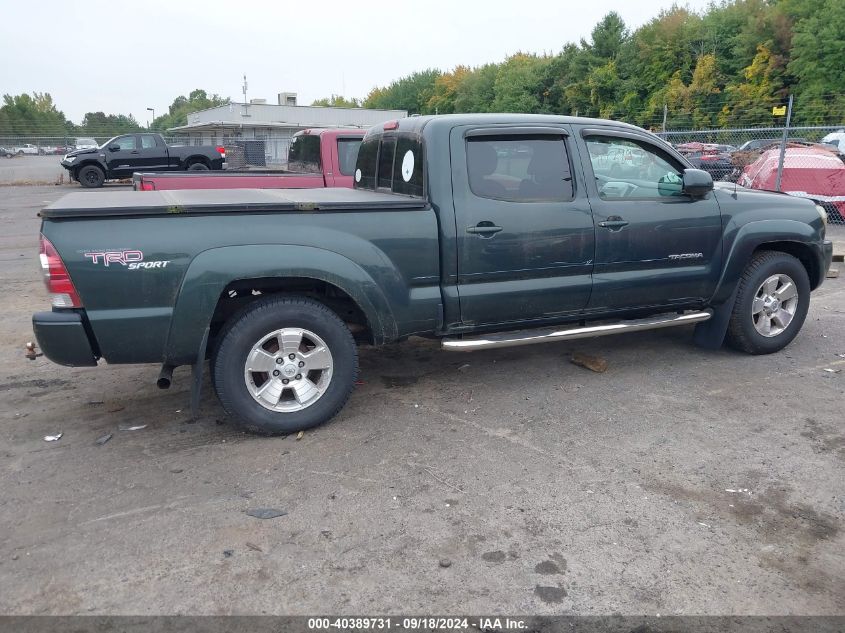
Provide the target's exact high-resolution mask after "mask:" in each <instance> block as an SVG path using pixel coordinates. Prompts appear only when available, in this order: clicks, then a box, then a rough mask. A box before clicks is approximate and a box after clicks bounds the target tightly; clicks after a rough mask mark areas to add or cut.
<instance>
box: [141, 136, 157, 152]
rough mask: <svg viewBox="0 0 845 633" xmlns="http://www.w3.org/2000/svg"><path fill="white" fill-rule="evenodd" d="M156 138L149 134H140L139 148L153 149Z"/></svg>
mask: <svg viewBox="0 0 845 633" xmlns="http://www.w3.org/2000/svg"><path fill="white" fill-rule="evenodd" d="M155 146H156V139H155V137H154V136H152V135H150V134H141V149H155Z"/></svg>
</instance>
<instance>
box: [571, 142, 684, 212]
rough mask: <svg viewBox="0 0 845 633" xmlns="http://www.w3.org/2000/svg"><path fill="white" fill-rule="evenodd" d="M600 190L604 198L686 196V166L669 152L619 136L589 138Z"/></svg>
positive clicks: (588, 146) (588, 148)
mask: <svg viewBox="0 0 845 633" xmlns="http://www.w3.org/2000/svg"><path fill="white" fill-rule="evenodd" d="M584 140H585V141H586V143H587V150H588V151H589V153H590V163H591V164H592V167H593V175H594V176H595V177H596V187H598V190H599V196H600V197H601V198H602V199H605V200H609V199H613V200H619V199H637V198H659V197H662V196H682V195H684V194H683V193H682V189H683V173H684V169H683V166H682V165H681V164H680V163H678V161H676V160H675V159H674V158H673V157H672V156H670V155H669V153H668V152H665V151H664V150H662V149H660V148H658V147H656V146H654V145H651V144H650V143H647V142H646V141H640V140H634V139H629V138H622V137H615V136H587V137H586V138H585V139H584Z"/></svg>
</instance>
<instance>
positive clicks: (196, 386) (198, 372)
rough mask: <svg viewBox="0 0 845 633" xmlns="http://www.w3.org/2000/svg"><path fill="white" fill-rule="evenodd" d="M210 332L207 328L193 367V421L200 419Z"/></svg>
mask: <svg viewBox="0 0 845 633" xmlns="http://www.w3.org/2000/svg"><path fill="white" fill-rule="evenodd" d="M208 332H209V328H205V332H203V335H202V341H200V347H199V350H197V360H196V362H194V364H193V365H192V366H191V419H193V420H196V419H197V418H198V417H199V410H200V395H201V394H202V374H203V369H204V368H205V352H206V348H207V347H208Z"/></svg>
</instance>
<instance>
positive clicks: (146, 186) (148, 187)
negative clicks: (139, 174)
mask: <svg viewBox="0 0 845 633" xmlns="http://www.w3.org/2000/svg"><path fill="white" fill-rule="evenodd" d="M155 188H156V186H155V183H153V182H149V181H148V180H142V181H141V191H155Z"/></svg>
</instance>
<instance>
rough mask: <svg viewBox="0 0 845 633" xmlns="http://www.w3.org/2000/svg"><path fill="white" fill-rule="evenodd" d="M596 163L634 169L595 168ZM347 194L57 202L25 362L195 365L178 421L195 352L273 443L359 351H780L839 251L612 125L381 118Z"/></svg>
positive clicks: (168, 371) (328, 407)
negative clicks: (655, 334)
mask: <svg viewBox="0 0 845 633" xmlns="http://www.w3.org/2000/svg"><path fill="white" fill-rule="evenodd" d="M612 147H628V148H630V149H631V150H632V152H631V153H632V154H639V153H640V152H641V153H642V154H644V155H645V156H644V157H643V160H642V161H641V162H640V164H639V165H632V164H627V161H625V160H624V155H623V153H622V152H615V155H616V156H620V157H623V159H622V160H621V161H620V162H615V161H610V162H608V161H604V160H600V159H603V157H605V156H608V155H610V149H611V148H612ZM526 158H527V160H525V159H526ZM354 180H355V186H354V189H352V190H349V189H339V188H335V189H288V190H284V191H279V190H260V191H259V190H254V189H242V190H237V191H235V190H233V191H225V192H224V191H196V190H183V191H167V192H160V191H151V192H147V193H146V194H144V195H139V194H137V193H134V192H119V191H117V192H112V193H110V194H109V195H90V194H87V193H76V194H70V195H67V196H65V197H64V198H62V199H61V200H59V201H57V202H55V203H53V204H51V205H49V206H48V207H46V208H45V209H44V210H43V211H42V212H41V217H42V225H41V262H42V267H43V270H44V277H45V282H46V284H47V288H48V291H49V292H50V294H51V296H52V303H53V310H52V311H51V312H39V313H37V314H35V315H34V316H33V326H34V330H35V334H36V336H37V338H38V342H39V345H40V347H41V349H42V351H43V352H44V354H45V356H46V357H47V358H49V359H51V360H53V361H54V362H57V363H60V364H64V365H73V366H77V365H96V364H97V361H98V359H100V358H104V359H105V360H106V361H107V362H108V363H109V365H111V364H120V363H154V362H155V363H161V371H160V374H159V384H160V386H169V384H170V381H171V375H172V372H173V368H174V367H176V366H178V365H192V366H193V367H194V380H193V381H192V384H193V391H192V402H193V403H194V405H195V406H196V405H198V403H199V402H200V392H199V389H200V388H201V385H202V372H203V364H204V361H205V359H206V357H207V356H209V357H210V358H211V379H212V383H213V385H214V388H215V390H216V392H217V395H218V396H219V398H220V401H221V402H222V404H223V406H224V407H225V409H226V410H227V411H228V412H229V413H230V414H231V415H232V416H234V417H235V418H236V419H238V420H240V421H241V422H242V423H243V424H244V425H245V426H246V427H247V428H248V429H251V430H255V431H260V432H263V433H290V432H292V431H296V430H300V429H305V428H308V427H311V426H315V425H317V424H321V423H323V422H325V421H326V420H328V419H329V418H331V417H332V416H333V415H335V414H336V413H337V412H338V411H339V410H340V409H341V408H342V407H343V405H344V403H345V402H346V400H347V399H348V398H349V395H350V393H351V391H352V389H353V387H354V384H355V380H356V376H357V374H358V363H357V351H356V336H357V340H358V341H366V342H369V343H372V344H375V345H382V344H385V343H390V342H393V341H397V340H401V339H404V338H406V337H408V336H411V335H421V336H429V337H438V338H441V339H442V340H443V342H442V345H443V348H444V349H445V350H452V351H464V352H466V351H473V350H484V349H496V348H506V347H511V346H516V345H527V344H540V343H552V342H554V341H566V340H571V339H577V338H584V337H587V336H601V335H605V334H611V333H615V332H633V331H638V330H648V329H656V328H664V327H671V326H679V325H684V324H697V327H696V332H695V336H694V338H695V340H696V342H698V343H699V344H702V345H706V346H709V347H714V348H715V347H719V346H721V345H722V342H723V340H724V339H725V337H726V336H727V339H728V341H729V342H730V343H731V344H732V345H733V346H734V347H736V348H738V349H740V350H742V351H745V352H748V353H751V354H768V353H771V352H776V351H778V350H780V349H782V348H783V347H785V346H786V345H788V344H789V343H790V342H791V341H792V340H793V339H794V338H795V336H796V335H797V334H798V331H799V330H800V329H801V326H802V324H803V322H804V319H805V317H806V315H807V309H808V307H809V302H810V292H811V290H814V289H815V288H817V287H818V286H819V285H820V284H821V283H822V281H823V280H824V278H825V274H826V272H827V269H828V267H829V265H830V262H831V258H832V253H833V251H832V244H831V242H830V241H827V240H825V228H826V226H825V213H824V210H822V209H821V208H819V207H818V206H817V205H814V204H813V203H812V202H811V201H809V200H801V199H798V198H794V197H790V196H785V195H780V194H767V193H762V192H759V191H748V190H746V189H743V188H737V187H736V186H735V185H727V184H723V183H719V184H718V185H716V186H715V187H714V184H713V180H712V178H711V177H710V175H709V174H708V173H706V172H703V171H701V170H698V169H694V168H692V166H691V165H690V163H689V162H688V161H686V159H684V158H683V157H682V156H681V155H680V154H678V153H677V152H676V151H675V150H674V149H673V148H672V147H671V146H670V145H668V144H666V143H664V142H663V141H661V140H660V139H658V138H657V137H655V136H654V135H652V134H650V133H648V132H646V131H645V130H642V129H640V128H637V127H634V126H632V125H626V124H623V123H616V122H612V121H599V120H595V119H583V118H577V117H562V116H546V115H518V114H490V115H483V114H465V115H444V116H434V117H430V116H426V117H410V118H406V119H402V120H399V121H391V122H388V123H385V124H384V125H382V126H378V127H376V128H373V129H371V130H369V132H368V133H367V135H366V136H365V138H364V141H363V142H362V144H361V147H360V150H359V152H358V158H357V163H356V169H355V176H354ZM444 362H445V361H444ZM767 367H768V365H767V364H766V362H765V361H761V363H760V365H759V367H758V368H757V371H767V369H766V368H767ZM749 370H750V371H753V369H751V368H750V366H749Z"/></svg>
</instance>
